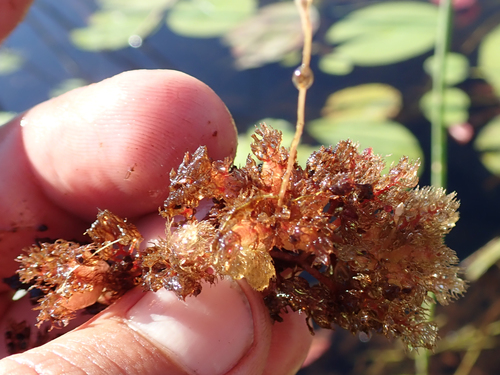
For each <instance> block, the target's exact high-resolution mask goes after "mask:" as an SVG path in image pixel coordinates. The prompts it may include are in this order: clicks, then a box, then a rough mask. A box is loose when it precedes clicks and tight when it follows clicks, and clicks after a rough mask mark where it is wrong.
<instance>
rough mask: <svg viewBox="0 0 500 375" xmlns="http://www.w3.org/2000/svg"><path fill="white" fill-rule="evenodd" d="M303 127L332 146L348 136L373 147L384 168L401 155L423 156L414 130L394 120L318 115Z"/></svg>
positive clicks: (363, 147)
mask: <svg viewBox="0 0 500 375" xmlns="http://www.w3.org/2000/svg"><path fill="white" fill-rule="evenodd" d="M306 129H307V131H308V132H309V134H311V135H312V136H313V137H314V138H316V139H317V140H318V141H319V142H320V143H323V144H327V145H329V144H332V145H334V144H337V142H339V141H340V140H345V139H350V140H352V141H355V142H358V143H359V145H360V148H361V149H365V148H372V149H373V152H374V153H375V154H379V155H382V156H384V159H385V161H386V162H387V167H388V166H389V165H390V164H391V163H397V162H398V161H399V159H400V158H401V157H402V156H408V157H409V158H410V159H413V160H416V159H421V160H422V158H423V152H422V149H421V148H420V144H419V142H418V140H417V138H416V137H415V136H414V135H413V133H412V132H410V131H409V130H408V129H407V128H405V127H404V126H403V125H401V124H399V123H397V122H393V121H380V122H377V121H373V122H372V121H368V120H359V121H350V122H342V121H336V120H335V119H333V118H320V119H317V120H313V121H311V122H310V123H309V124H308V125H307V128H306ZM386 170H387V168H386Z"/></svg>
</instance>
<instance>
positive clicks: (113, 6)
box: [97, 0, 178, 12]
mask: <svg viewBox="0 0 500 375" xmlns="http://www.w3.org/2000/svg"><path fill="white" fill-rule="evenodd" d="M177 1H178V0H147V1H137V0H97V4H99V6H100V8H101V9H106V10H118V11H132V12H149V11H151V10H153V9H156V10H158V9H162V10H166V9H168V8H170V7H171V6H172V5H174V4H175V3H176V2H177Z"/></svg>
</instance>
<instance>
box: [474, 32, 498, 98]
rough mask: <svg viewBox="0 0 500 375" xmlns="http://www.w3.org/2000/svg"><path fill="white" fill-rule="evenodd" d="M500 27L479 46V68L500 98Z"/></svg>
mask: <svg viewBox="0 0 500 375" xmlns="http://www.w3.org/2000/svg"><path fill="white" fill-rule="evenodd" d="M499 46H500V25H499V26H497V27H496V28H494V29H493V30H492V31H491V32H490V33H489V34H488V35H486V36H485V37H484V39H483V41H482V42H481V44H480V46H479V51H478V60H477V61H478V66H479V68H480V69H481V72H482V73H483V75H484V77H485V78H486V80H487V81H488V83H490V84H491V85H492V86H493V88H494V89H495V93H496V94H497V96H500V48H499Z"/></svg>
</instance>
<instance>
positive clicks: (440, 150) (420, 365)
mask: <svg viewBox="0 0 500 375" xmlns="http://www.w3.org/2000/svg"><path fill="white" fill-rule="evenodd" d="M451 5H452V0H441V1H440V3H439V14H438V24H437V34H436V47H435V51H434V58H435V66H434V70H433V72H432V99H433V106H432V116H431V185H433V186H436V187H446V174H447V157H446V152H447V146H446V141H447V137H446V129H445V127H444V121H443V120H444V118H443V117H444V88H445V74H446V54H447V53H448V50H449V46H450V40H451V30H452V6H451ZM434 306H435V305H433V304H430V306H428V310H429V319H432V318H433V316H434ZM429 357H430V352H429V350H427V349H425V350H423V351H422V352H421V353H417V354H416V355H415V373H416V375H427V374H428V373H429Z"/></svg>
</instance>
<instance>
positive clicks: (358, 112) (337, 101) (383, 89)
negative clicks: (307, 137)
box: [321, 83, 402, 122]
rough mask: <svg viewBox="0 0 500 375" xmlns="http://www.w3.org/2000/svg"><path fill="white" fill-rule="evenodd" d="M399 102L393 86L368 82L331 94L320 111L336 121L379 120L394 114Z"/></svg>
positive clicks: (399, 98) (398, 93)
mask: <svg viewBox="0 0 500 375" xmlns="http://www.w3.org/2000/svg"><path fill="white" fill-rule="evenodd" d="M401 103H402V98H401V93H400V92H399V91H398V90H396V89H395V88H394V87H392V86H389V85H385V84H382V83H368V84H364V85H359V86H354V87H348V88H346V89H343V90H340V91H337V92H335V93H334V94H331V95H330V96H329V97H328V98H327V100H326V103H325V106H324V107H323V109H322V112H321V113H322V115H323V116H324V117H329V118H332V119H333V120H335V121H338V122H351V121H355V122H356V121H381V120H385V119H387V118H390V117H394V116H396V115H397V114H398V112H399V111H400V109H401Z"/></svg>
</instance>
